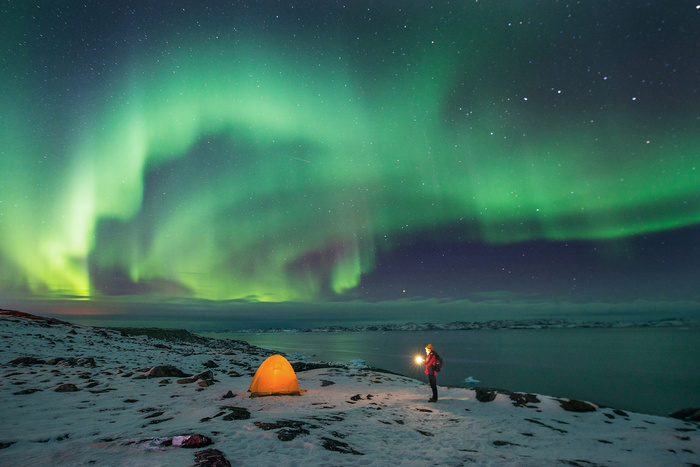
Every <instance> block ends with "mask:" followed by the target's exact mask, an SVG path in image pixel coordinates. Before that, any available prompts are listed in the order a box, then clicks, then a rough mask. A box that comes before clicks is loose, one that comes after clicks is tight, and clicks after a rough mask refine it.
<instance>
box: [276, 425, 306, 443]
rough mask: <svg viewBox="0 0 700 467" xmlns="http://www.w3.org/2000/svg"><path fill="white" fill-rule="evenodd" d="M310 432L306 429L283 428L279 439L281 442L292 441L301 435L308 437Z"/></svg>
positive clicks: (278, 435) (278, 434) (279, 433)
mask: <svg viewBox="0 0 700 467" xmlns="http://www.w3.org/2000/svg"><path fill="white" fill-rule="evenodd" d="M308 434H309V430H307V429H305V428H282V429H281V430H280V431H278V432H277V439H279V440H280V441H292V440H293V439H294V438H296V437H297V436H299V435H308Z"/></svg>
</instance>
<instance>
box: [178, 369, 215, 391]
mask: <svg viewBox="0 0 700 467" xmlns="http://www.w3.org/2000/svg"><path fill="white" fill-rule="evenodd" d="M200 379H201V380H203V381H206V382H207V383H208V384H207V385H208V386H211V385H212V384H214V381H213V380H214V373H212V372H211V371H209V370H207V371H203V372H202V373H200V374H198V375H194V376H192V377H191V378H184V379H179V380H177V382H178V384H189V383H194V382H195V381H197V380H200ZM200 386H203V385H202V384H201V382H200ZM204 387H206V386H204Z"/></svg>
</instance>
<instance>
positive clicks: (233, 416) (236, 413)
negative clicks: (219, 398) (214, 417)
mask: <svg viewBox="0 0 700 467" xmlns="http://www.w3.org/2000/svg"><path fill="white" fill-rule="evenodd" d="M226 408H227V409H228V410H229V411H230V412H229V413H228V414H227V415H225V416H224V420H226V421H230V420H248V419H249V418H250V412H249V411H248V409H246V408H244V407H226Z"/></svg>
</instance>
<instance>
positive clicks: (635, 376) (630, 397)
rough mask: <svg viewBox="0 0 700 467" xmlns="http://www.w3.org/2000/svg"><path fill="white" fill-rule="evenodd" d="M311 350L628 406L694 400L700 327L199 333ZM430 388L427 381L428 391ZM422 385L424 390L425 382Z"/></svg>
mask: <svg viewBox="0 0 700 467" xmlns="http://www.w3.org/2000/svg"><path fill="white" fill-rule="evenodd" d="M202 335H205V336H208V337H218V338H231V339H241V340H245V341H247V342H249V343H250V344H253V345H257V346H261V347H268V348H271V349H275V350H278V351H280V352H284V353H296V354H300V355H303V356H305V357H307V358H308V359H310V360H321V361H340V362H350V361H352V360H355V359H361V360H364V361H366V362H367V364H368V365H372V366H377V367H381V368H385V369H387V370H390V371H394V372H397V373H401V374H403V375H406V376H410V377H414V378H417V379H423V380H427V377H426V376H425V374H424V373H423V370H424V367H422V366H420V367H419V366H417V365H415V364H414V363H413V357H414V356H415V355H419V354H420V355H423V354H424V350H423V348H424V347H425V346H426V345H427V344H428V343H431V344H433V346H434V347H435V350H436V351H437V352H438V353H439V354H440V355H441V356H442V357H443V359H444V360H445V368H444V369H443V371H442V372H441V373H440V374H439V375H438V384H440V385H455V386H467V387H468V386H470V384H469V383H467V382H465V380H466V379H467V378H469V377H472V378H474V379H477V380H479V381H480V383H479V385H480V386H484V387H496V388H503V389H509V390H512V391H521V392H533V393H538V394H545V395H551V396H557V397H565V398H571V399H583V400H588V401H592V402H595V403H597V404H600V405H605V406H610V407H615V408H618V409H622V410H629V411H634V412H641V413H649V414H657V415H668V414H669V413H671V412H675V411H676V410H679V409H682V408H686V407H700V329H696V328H693V329H679V328H637V329H634V328H626V329H625V328H622V329H591V328H578V329H537V330H499V331H439V332H429V331H422V332H418V331H403V332H340V333H261V334H254V333H226V334H220V333H202ZM427 390H428V389H427V388H426V391H427ZM426 394H427V392H426Z"/></svg>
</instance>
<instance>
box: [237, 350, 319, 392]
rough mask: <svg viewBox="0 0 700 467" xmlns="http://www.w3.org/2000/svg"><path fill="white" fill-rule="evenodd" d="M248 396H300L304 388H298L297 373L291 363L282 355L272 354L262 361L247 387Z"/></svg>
mask: <svg viewBox="0 0 700 467" xmlns="http://www.w3.org/2000/svg"><path fill="white" fill-rule="evenodd" d="M248 391H250V393H251V394H250V397H261V396H282V395H289V396H300V395H301V393H302V392H306V390H305V389H299V383H298V382H297V375H296V373H294V368H292V365H291V364H290V363H289V361H287V359H286V358H284V357H283V356H282V355H273V356H272V357H268V358H267V360H265V361H264V362H262V364H261V365H260V368H258V371H256V372H255V376H253V381H252V382H251V383H250V387H249V388H248Z"/></svg>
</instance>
